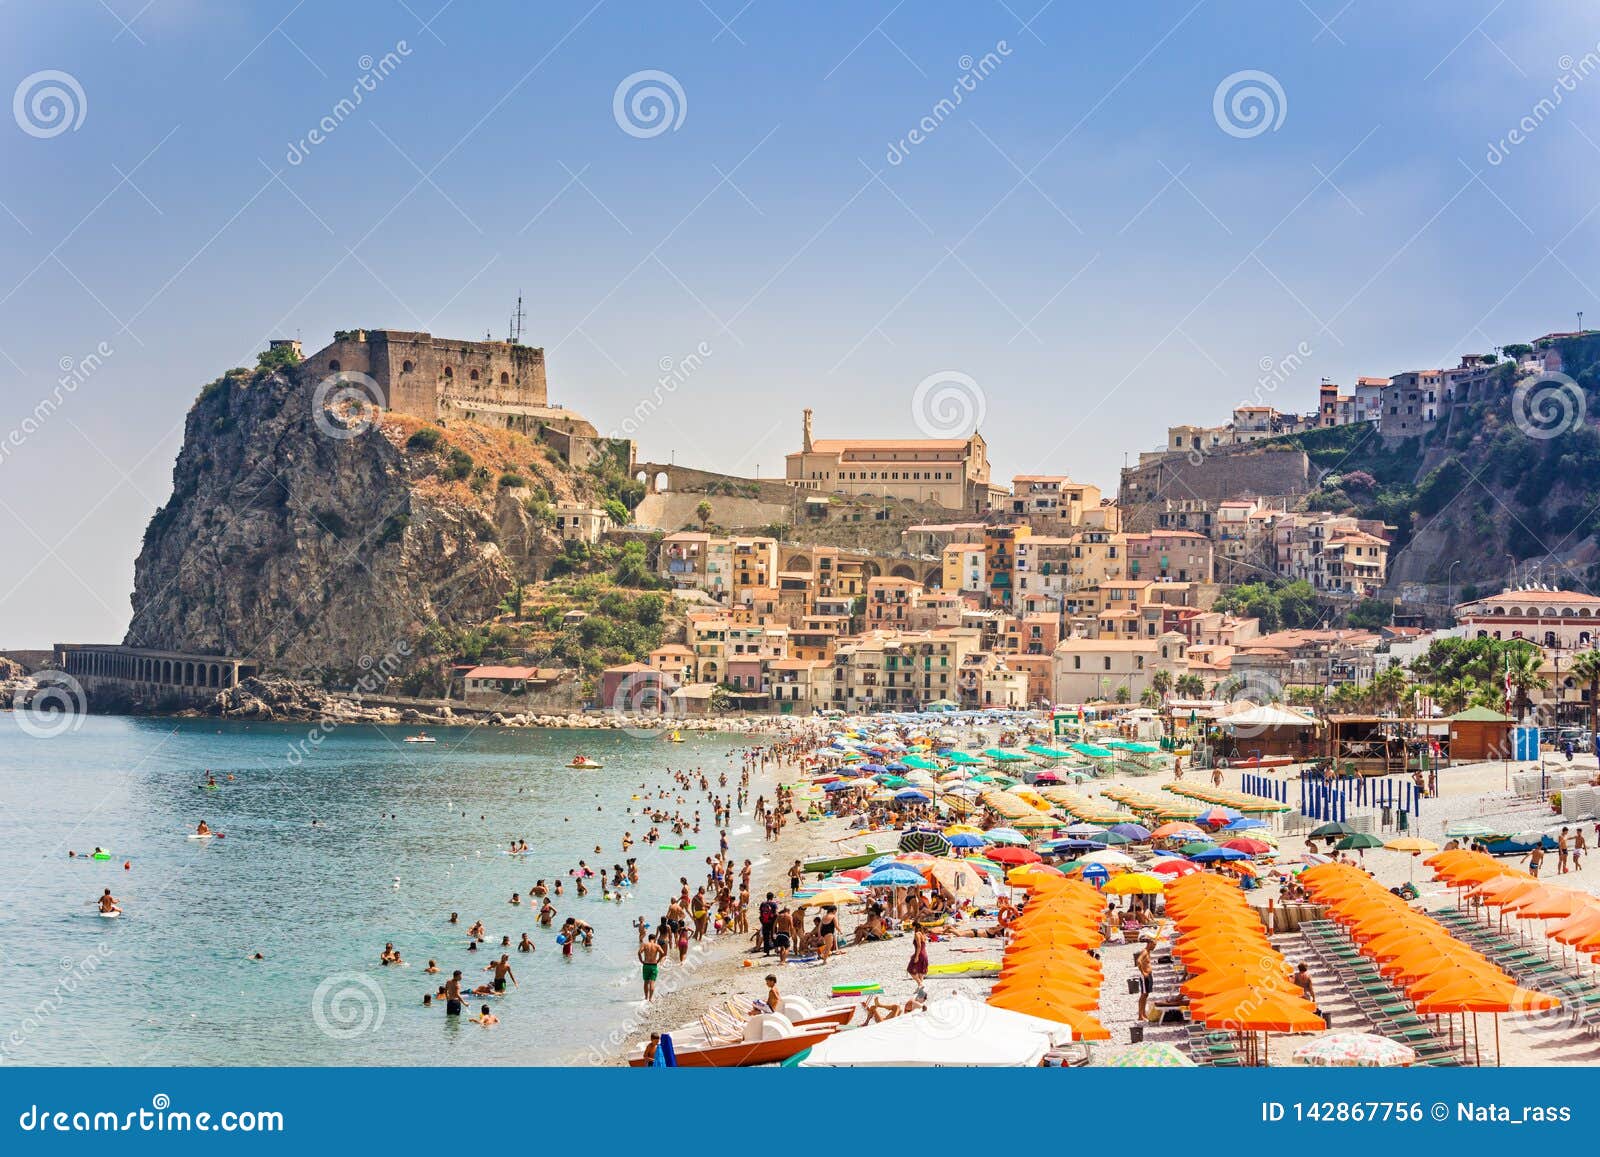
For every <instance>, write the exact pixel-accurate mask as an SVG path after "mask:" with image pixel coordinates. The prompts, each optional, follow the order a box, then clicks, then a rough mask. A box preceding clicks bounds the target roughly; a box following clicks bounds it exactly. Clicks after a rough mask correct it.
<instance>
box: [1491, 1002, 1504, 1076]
mask: <svg viewBox="0 0 1600 1157" xmlns="http://www.w3.org/2000/svg"><path fill="white" fill-rule="evenodd" d="M1503 1064H1505V1061H1504V1060H1503V1059H1502V1058H1501V1056H1500V1014H1499V1013H1498V1012H1497V1013H1495V1014H1494V1067H1495V1068H1499V1067H1500V1066H1501V1065H1503Z"/></svg>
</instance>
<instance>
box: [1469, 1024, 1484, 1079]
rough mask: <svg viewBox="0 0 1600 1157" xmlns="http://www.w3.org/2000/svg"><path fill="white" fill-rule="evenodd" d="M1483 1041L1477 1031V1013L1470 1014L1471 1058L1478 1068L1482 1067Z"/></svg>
mask: <svg viewBox="0 0 1600 1157" xmlns="http://www.w3.org/2000/svg"><path fill="white" fill-rule="evenodd" d="M1482 1043H1483V1038H1482V1036H1480V1035H1479V1033H1478V1014H1477V1013H1473V1014H1472V1060H1473V1063H1474V1064H1476V1065H1477V1066H1478V1067H1479V1068H1480V1069H1481V1068H1483V1050H1482V1048H1481V1047H1480V1046H1481V1045H1482Z"/></svg>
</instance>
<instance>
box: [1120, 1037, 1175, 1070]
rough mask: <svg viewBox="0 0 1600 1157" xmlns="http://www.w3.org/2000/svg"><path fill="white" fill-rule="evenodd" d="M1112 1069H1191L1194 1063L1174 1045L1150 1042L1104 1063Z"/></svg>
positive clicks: (1163, 1042)
mask: <svg viewBox="0 0 1600 1157" xmlns="http://www.w3.org/2000/svg"><path fill="white" fill-rule="evenodd" d="M1106 1065H1107V1067H1109V1068H1113V1069H1192V1068H1194V1067H1195V1063H1194V1062H1193V1061H1192V1060H1190V1059H1189V1057H1188V1055H1187V1054H1185V1053H1184V1052H1183V1051H1181V1050H1180V1049H1179V1048H1178V1047H1177V1046H1176V1045H1170V1044H1167V1043H1166V1042H1165V1041H1159V1042H1158V1041H1150V1042H1147V1043H1145V1044H1142V1045H1138V1046H1137V1047H1135V1048H1131V1049H1129V1050H1128V1051H1127V1052H1125V1053H1121V1054H1119V1055H1117V1056H1115V1057H1113V1058H1112V1059H1111V1060H1109V1061H1107V1062H1106Z"/></svg>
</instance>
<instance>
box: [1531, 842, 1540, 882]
mask: <svg viewBox="0 0 1600 1157" xmlns="http://www.w3.org/2000/svg"><path fill="white" fill-rule="evenodd" d="M1543 866H1544V845H1543V844H1534V845H1533V848H1532V850H1530V851H1529V852H1528V874H1529V875H1530V876H1532V877H1533V878H1534V879H1536V880H1537V879H1538V878H1539V869H1540V868H1541V867H1543Z"/></svg>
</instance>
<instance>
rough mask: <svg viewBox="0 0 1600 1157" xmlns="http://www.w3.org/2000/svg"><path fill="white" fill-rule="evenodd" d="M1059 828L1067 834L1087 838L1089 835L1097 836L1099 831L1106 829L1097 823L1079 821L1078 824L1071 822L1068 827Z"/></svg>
mask: <svg viewBox="0 0 1600 1157" xmlns="http://www.w3.org/2000/svg"><path fill="white" fill-rule="evenodd" d="M1061 830H1062V831H1063V832H1065V833H1066V834H1067V835H1069V836H1083V837H1085V838H1087V837H1089V836H1098V835H1099V834H1100V833H1102V832H1104V831H1105V830H1106V829H1105V828H1102V827H1100V826H1099V825H1097V824H1083V823H1079V824H1072V825H1070V826H1068V827H1065V828H1062V829H1061Z"/></svg>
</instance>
